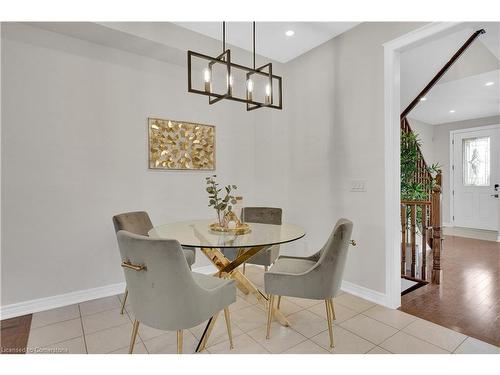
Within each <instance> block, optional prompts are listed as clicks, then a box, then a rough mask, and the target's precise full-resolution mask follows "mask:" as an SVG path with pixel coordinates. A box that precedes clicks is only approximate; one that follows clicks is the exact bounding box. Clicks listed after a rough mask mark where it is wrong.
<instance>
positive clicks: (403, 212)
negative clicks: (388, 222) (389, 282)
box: [401, 204, 407, 276]
mask: <svg viewBox="0 0 500 375" xmlns="http://www.w3.org/2000/svg"><path fill="white" fill-rule="evenodd" d="M406 230H407V229H406V206H405V205H404V204H402V205H401V275H403V276H404V275H406Z"/></svg>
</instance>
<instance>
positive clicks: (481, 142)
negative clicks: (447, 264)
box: [451, 125, 500, 230]
mask: <svg viewBox="0 0 500 375" xmlns="http://www.w3.org/2000/svg"><path fill="white" fill-rule="evenodd" d="M452 147H453V151H452V152H453V161H452V166H453V167H452V175H453V186H452V197H451V202H452V204H453V216H454V218H453V222H454V224H455V226H457V227H466V228H478V229H489V230H498V220H499V204H500V203H499V202H500V199H499V198H498V194H500V188H499V186H498V184H500V125H499V126H495V127H488V128H487V129H481V130H475V131H460V132H456V133H454V134H453V144H452ZM495 185H496V186H495ZM495 195H496V196H495Z"/></svg>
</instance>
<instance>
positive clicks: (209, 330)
mask: <svg viewBox="0 0 500 375" xmlns="http://www.w3.org/2000/svg"><path fill="white" fill-rule="evenodd" d="M218 316H219V312H217V313H216V314H215V315H214V316H213V317H212V320H211V321H210V324H209V325H208V327H207V331H206V333H205V337H204V338H203V342H202V343H201V345H200V348H199V349H198V351H199V352H202V351H203V350H205V347H206V346H207V343H208V338H209V337H210V334H211V333H212V330H213V329H214V326H215V322H216V321H217V317H218Z"/></svg>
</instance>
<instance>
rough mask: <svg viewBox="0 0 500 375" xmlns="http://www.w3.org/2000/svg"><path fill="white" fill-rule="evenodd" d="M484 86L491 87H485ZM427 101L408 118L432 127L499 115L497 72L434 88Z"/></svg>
mask: <svg viewBox="0 0 500 375" xmlns="http://www.w3.org/2000/svg"><path fill="white" fill-rule="evenodd" d="M487 82H493V83H494V84H493V85H491V86H485V84H486V83H487ZM426 99H427V100H425V101H423V102H420V103H419V104H418V105H417V107H416V108H415V109H414V110H413V111H412V112H411V114H410V117H411V118H415V119H417V120H419V121H423V122H426V123H428V124H433V125H435V124H442V123H446V122H453V121H462V120H469V119H474V118H481V117H488V116H495V115H500V70H495V71H491V72H487V73H482V74H478V75H474V76H469V77H466V78H462V79H459V80H455V81H449V82H445V83H441V84H437V85H436V86H434V87H433V88H432V90H431V91H430V92H429V94H428V95H427V96H426ZM451 110H454V111H455V112H453V113H450V111H451Z"/></svg>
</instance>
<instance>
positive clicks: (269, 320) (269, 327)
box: [266, 294, 274, 340]
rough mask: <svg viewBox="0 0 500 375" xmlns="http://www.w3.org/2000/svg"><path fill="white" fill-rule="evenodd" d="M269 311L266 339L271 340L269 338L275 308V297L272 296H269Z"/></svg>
mask: <svg viewBox="0 0 500 375" xmlns="http://www.w3.org/2000/svg"><path fill="white" fill-rule="evenodd" d="M268 304H269V310H268V312H267V333H266V339H268V340H269V337H270V335H271V322H272V320H273V307H274V296H273V295H272V294H270V295H269V301H268Z"/></svg>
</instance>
